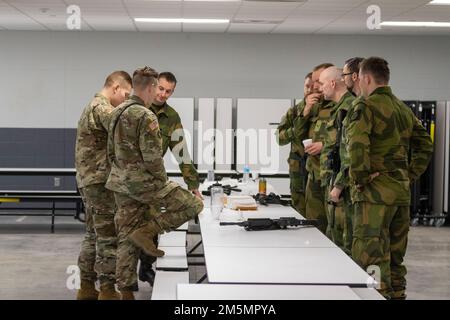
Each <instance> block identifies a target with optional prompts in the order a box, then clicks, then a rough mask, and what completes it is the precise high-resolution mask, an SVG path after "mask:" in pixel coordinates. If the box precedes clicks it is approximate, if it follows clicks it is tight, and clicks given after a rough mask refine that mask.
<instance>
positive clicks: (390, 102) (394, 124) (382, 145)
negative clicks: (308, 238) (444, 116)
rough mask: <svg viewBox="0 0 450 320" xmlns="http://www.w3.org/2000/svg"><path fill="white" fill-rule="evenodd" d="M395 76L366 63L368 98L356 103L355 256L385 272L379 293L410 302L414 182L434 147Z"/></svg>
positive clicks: (352, 132) (352, 134) (381, 64)
mask: <svg viewBox="0 0 450 320" xmlns="http://www.w3.org/2000/svg"><path fill="white" fill-rule="evenodd" d="M389 76H390V72H389V68H388V63H387V62H386V61H385V60H384V59H381V58H369V59H366V60H364V61H363V62H362V63H361V66H360V88H361V92H362V95H363V96H364V97H365V99H360V100H359V101H358V103H357V104H355V105H354V109H353V111H352V114H351V115H350V119H349V125H348V132H347V133H348V135H347V148H348V152H349V158H350V167H349V174H350V184H351V197H352V200H353V202H354V203H355V206H354V210H355V212H354V226H353V247H352V256H353V259H354V260H355V261H356V262H357V263H358V264H359V265H360V266H361V267H362V268H364V269H366V270H367V268H368V267H371V269H372V266H377V267H379V268H380V272H381V284H380V288H379V291H380V293H382V294H383V295H384V296H385V297H386V298H391V299H404V298H405V297H406V294H405V290H406V279H405V275H406V267H405V266H404V265H402V263H403V258H404V256H405V253H406V246H407V236H408V231H409V217H410V213H409V210H410V209H409V205H410V184H411V182H413V181H414V180H415V179H417V178H418V177H419V176H420V175H421V174H422V173H423V172H424V171H425V169H426V168H427V166H428V163H429V161H430V159H431V156H432V152H433V145H432V141H431V138H430V136H429V134H428V133H427V132H426V130H425V129H424V127H423V126H422V125H421V123H420V121H419V120H418V119H417V118H416V117H415V116H414V114H413V113H412V111H411V110H410V109H409V108H408V107H407V106H406V105H405V104H404V103H403V102H402V101H400V100H399V99H398V98H396V97H395V96H394V95H393V94H392V91H391V88H390V87H389V86H388V83H389ZM409 151H411V157H410V160H409V159H408V154H409Z"/></svg>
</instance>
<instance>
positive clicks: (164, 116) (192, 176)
mask: <svg viewBox="0 0 450 320" xmlns="http://www.w3.org/2000/svg"><path fill="white" fill-rule="evenodd" d="M176 85H177V79H176V78H175V76H174V75H173V74H172V73H171V72H161V73H160V74H159V76H158V86H157V88H156V91H157V93H156V97H155V100H153V103H152V105H151V107H150V109H151V110H152V111H153V113H154V114H156V116H157V117H158V122H159V129H160V131H161V138H162V152H163V154H162V155H163V157H164V155H165V154H166V152H167V150H168V149H170V151H171V152H172V154H173V155H174V156H175V159H176V160H177V162H178V165H179V167H180V171H181V174H182V175H183V179H184V182H185V183H186V185H187V187H188V189H189V190H191V191H192V193H194V194H195V195H196V196H197V197H198V198H199V199H202V200H203V197H202V195H201V193H200V192H199V191H198V187H199V184H200V181H199V176H198V173H197V170H196V169H195V167H194V165H193V163H192V160H191V158H190V156H189V152H188V149H187V144H186V141H185V139H184V132H183V125H182V124H181V118H180V116H179V115H178V112H177V111H176V110H175V109H174V108H172V107H171V106H169V105H168V104H167V100H168V99H169V98H170V97H171V96H172V94H173V93H174V91H175V87H176ZM155 209H157V208H155ZM154 240H155V244H156V243H157V240H158V239H157V238H155V239H154ZM140 260H141V263H140V266H139V280H141V281H147V282H148V283H150V285H153V281H154V279H155V272H154V271H153V269H152V264H153V263H154V262H155V260H156V258H155V257H152V256H147V255H145V254H142V255H141V257H140Z"/></svg>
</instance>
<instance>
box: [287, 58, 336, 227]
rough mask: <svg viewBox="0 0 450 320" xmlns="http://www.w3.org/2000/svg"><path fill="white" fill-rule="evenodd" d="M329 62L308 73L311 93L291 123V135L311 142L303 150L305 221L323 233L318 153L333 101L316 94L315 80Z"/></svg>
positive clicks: (322, 190) (323, 205)
mask: <svg viewBox="0 0 450 320" xmlns="http://www.w3.org/2000/svg"><path fill="white" fill-rule="evenodd" d="M332 66H333V65H332V64H331V63H323V64H321V65H318V66H317V67H315V68H314V70H313V73H312V81H313V93H311V94H309V95H308V96H307V97H306V99H305V101H306V104H305V108H304V109H303V112H302V113H301V114H300V116H299V117H297V120H296V121H295V135H296V136H297V137H298V138H299V140H300V141H303V140H304V139H308V138H309V139H312V140H313V143H312V144H310V145H309V146H307V147H306V148H305V152H306V153H307V154H308V160H307V161H306V170H307V171H308V182H307V184H306V192H305V200H306V218H308V219H317V220H318V221H319V225H318V228H319V230H320V231H322V232H323V233H324V234H325V233H326V230H327V225H328V222H327V214H326V200H325V193H326V190H325V185H324V184H323V183H322V181H321V180H320V153H321V151H322V147H323V141H324V138H325V136H326V124H327V122H328V120H329V118H330V114H331V110H332V107H333V102H330V101H327V100H324V99H323V95H322V93H321V92H320V86H319V77H320V74H321V73H322V72H323V70H325V69H327V68H329V67H332Z"/></svg>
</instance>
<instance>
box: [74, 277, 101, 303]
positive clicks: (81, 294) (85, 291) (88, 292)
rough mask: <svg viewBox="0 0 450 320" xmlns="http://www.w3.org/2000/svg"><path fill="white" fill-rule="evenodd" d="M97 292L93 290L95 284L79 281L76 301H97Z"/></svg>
mask: <svg viewBox="0 0 450 320" xmlns="http://www.w3.org/2000/svg"><path fill="white" fill-rule="evenodd" d="M98 294H99V292H98V291H97V290H96V289H95V282H93V281H86V280H81V285H80V289H79V290H78V292H77V300H97V299H98Z"/></svg>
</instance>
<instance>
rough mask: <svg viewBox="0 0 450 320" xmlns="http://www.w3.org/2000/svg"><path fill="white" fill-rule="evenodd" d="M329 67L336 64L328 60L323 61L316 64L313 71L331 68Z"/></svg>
mask: <svg viewBox="0 0 450 320" xmlns="http://www.w3.org/2000/svg"><path fill="white" fill-rule="evenodd" d="M329 67H334V64H332V63H328V62H326V63H321V64H319V65H318V66H315V67H314V69H313V72H315V71H317V70H321V69H327V68H329Z"/></svg>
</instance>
